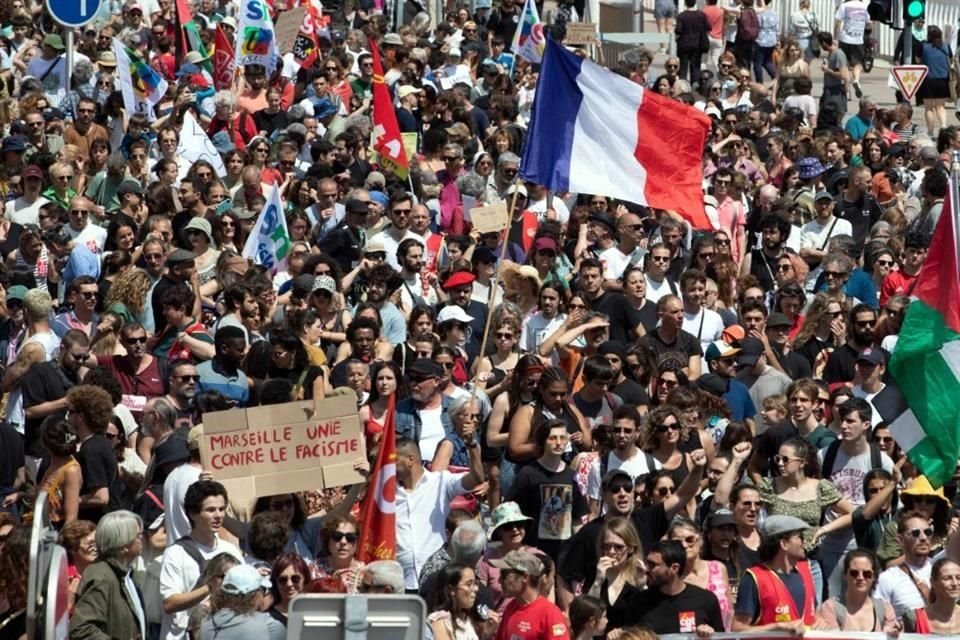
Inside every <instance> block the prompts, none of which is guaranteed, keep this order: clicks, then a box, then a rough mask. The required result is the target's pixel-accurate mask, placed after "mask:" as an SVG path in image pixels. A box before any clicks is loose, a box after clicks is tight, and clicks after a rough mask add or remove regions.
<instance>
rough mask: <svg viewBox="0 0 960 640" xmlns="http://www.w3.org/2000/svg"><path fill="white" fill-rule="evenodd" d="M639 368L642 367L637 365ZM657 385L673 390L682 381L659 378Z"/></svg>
mask: <svg viewBox="0 0 960 640" xmlns="http://www.w3.org/2000/svg"><path fill="white" fill-rule="evenodd" d="M637 366H640V365H637ZM657 383H658V384H660V385H661V386H664V387H667V388H668V389H672V388H673V387H676V386H677V385H679V384H680V381H679V380H671V379H670V378H664V377H662V376H661V377H659V378H657Z"/></svg>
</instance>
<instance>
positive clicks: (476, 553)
mask: <svg viewBox="0 0 960 640" xmlns="http://www.w3.org/2000/svg"><path fill="white" fill-rule="evenodd" d="M486 548H487V534H486V533H484V531H483V525H481V524H480V523H479V522H477V521H476V520H473V519H471V520H464V521H463V522H461V523H460V524H458V525H457V528H456V529H454V531H453V534H452V535H451V536H450V560H451V561H452V562H456V563H458V564H463V565H466V566H468V567H475V566H476V565H477V563H478V562H479V561H480V556H482V555H483V552H484V550H485V549H486Z"/></svg>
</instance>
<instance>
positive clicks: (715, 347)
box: [703, 340, 740, 362]
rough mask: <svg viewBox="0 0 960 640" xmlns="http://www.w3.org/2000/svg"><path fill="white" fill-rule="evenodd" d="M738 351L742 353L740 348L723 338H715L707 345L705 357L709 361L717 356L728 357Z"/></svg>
mask: <svg viewBox="0 0 960 640" xmlns="http://www.w3.org/2000/svg"><path fill="white" fill-rule="evenodd" d="M738 353H740V349H737V348H735V347H731V346H730V345H729V344H727V343H726V342H724V341H723V340H714V341H713V342H711V343H710V345H709V346H708V347H707V350H706V352H705V353H704V354H703V357H704V358H705V359H706V360H707V362H710V361H711V360H716V359H717V358H728V357H730V356H735V355H737V354H738Z"/></svg>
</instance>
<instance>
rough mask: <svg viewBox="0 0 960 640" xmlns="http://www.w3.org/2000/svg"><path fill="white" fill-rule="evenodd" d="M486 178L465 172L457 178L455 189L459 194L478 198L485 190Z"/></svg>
mask: <svg viewBox="0 0 960 640" xmlns="http://www.w3.org/2000/svg"><path fill="white" fill-rule="evenodd" d="M486 187H487V183H486V180H484V179H483V178H481V177H480V176H478V175H477V174H475V173H465V174H463V175H462V176H460V177H459V178H457V189H459V190H460V194H461V195H465V196H470V197H471V198H479V197H481V196H482V195H483V193H484V191H486Z"/></svg>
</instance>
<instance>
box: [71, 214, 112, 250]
mask: <svg viewBox="0 0 960 640" xmlns="http://www.w3.org/2000/svg"><path fill="white" fill-rule="evenodd" d="M64 229H66V230H67V233H68V234H70V239H71V240H73V241H74V242H75V243H76V244H82V245H84V246H86V247H87V249H90V251H92V252H93V253H94V254H96V255H97V256H98V257H100V256H102V254H103V245H104V243H106V241H107V230H106V229H104V228H103V227H99V226H97V225H95V224H93V223H92V222H88V223H87V226H85V227H84V228H83V229H81V230H80V231H77V230H76V229H74V228H73V227H71V226H70V225H66V226H64Z"/></svg>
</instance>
